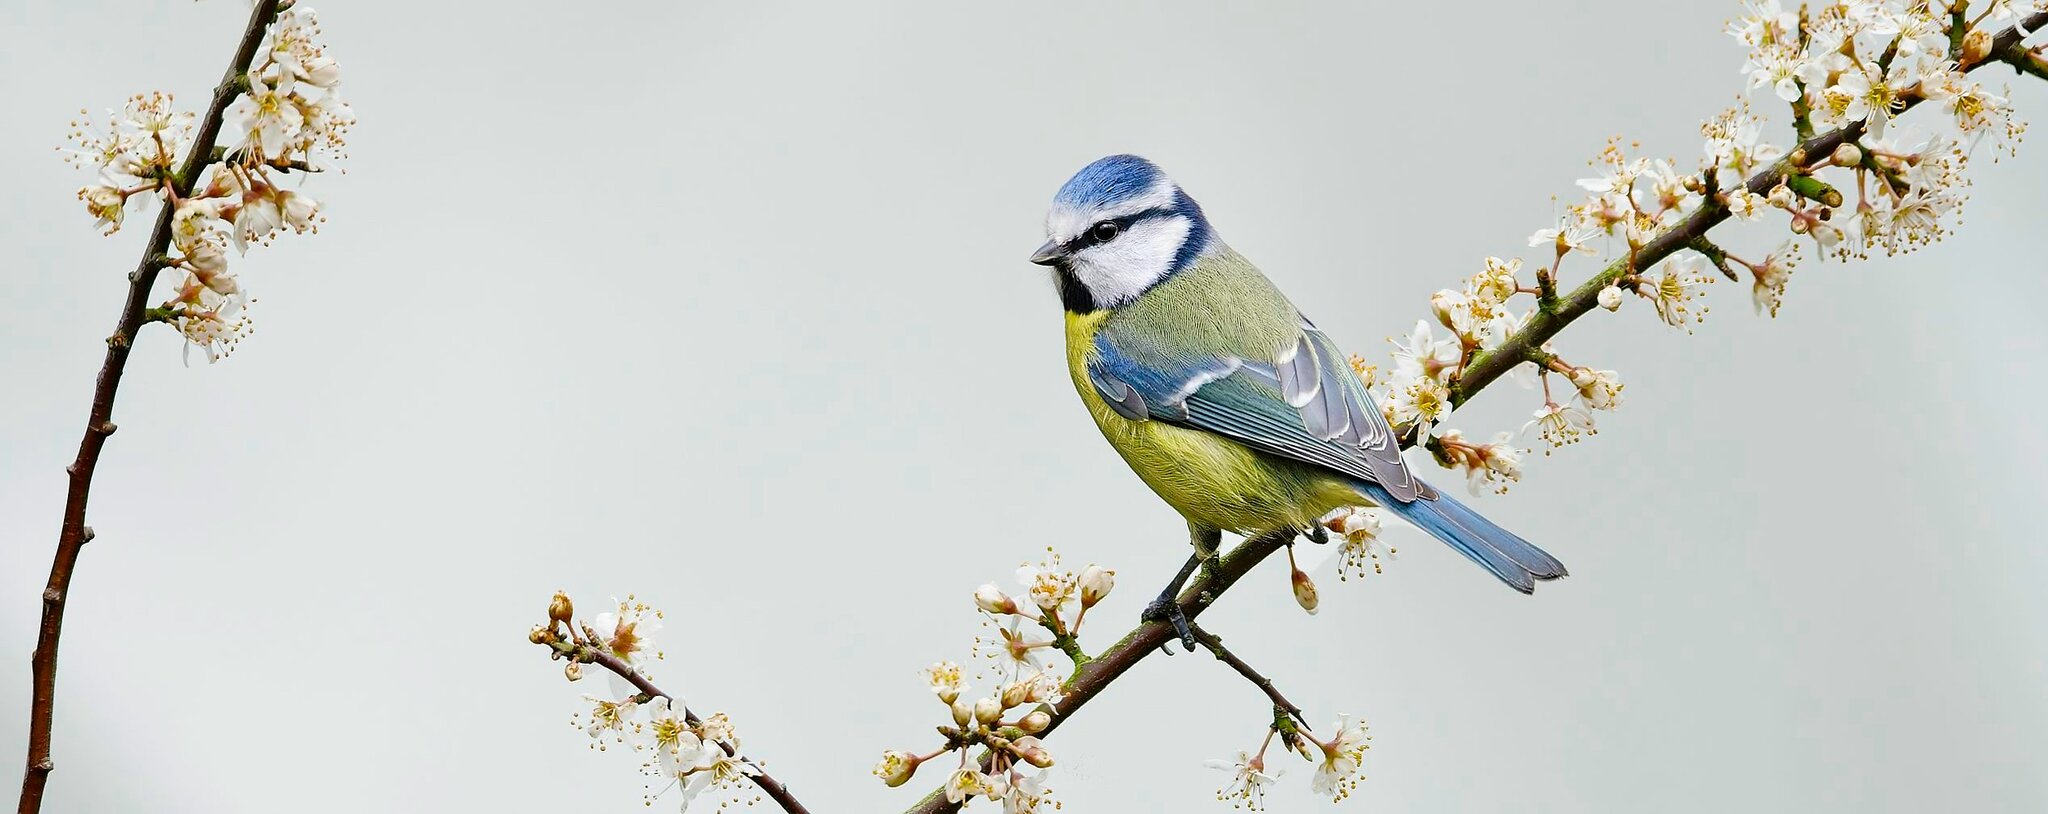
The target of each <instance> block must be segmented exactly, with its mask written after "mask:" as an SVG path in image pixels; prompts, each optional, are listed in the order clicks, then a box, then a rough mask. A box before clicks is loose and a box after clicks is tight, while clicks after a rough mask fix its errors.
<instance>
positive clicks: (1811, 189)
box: [1785, 173, 1842, 207]
mask: <svg viewBox="0 0 2048 814" xmlns="http://www.w3.org/2000/svg"><path fill="white" fill-rule="evenodd" d="M1785 186H1788V187H1791V188H1792V191H1793V192H1796V193H1799V197H1801V198H1805V199H1807V200H1809V201H1815V202H1817V203H1820V204H1821V205H1823V206H1830V207H1833V206H1841V205H1842V193H1841V191H1840V190H1838V189H1835V188H1834V187H1831V186H1828V184H1827V182H1826V181H1822V180H1820V179H1819V178H1815V177H1813V176H1811V175H1800V174H1796V173H1795V174H1792V175H1787V176H1785Z"/></svg>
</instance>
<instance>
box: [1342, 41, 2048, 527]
mask: <svg viewBox="0 0 2048 814" xmlns="http://www.w3.org/2000/svg"><path fill="white" fill-rule="evenodd" d="M1743 5H1744V9H1743V11H1744V13H1743V14H1742V15H1741V16H1740V17H1739V18H1737V19H1736V20H1734V21H1733V22H1731V23H1730V24H1729V28H1728V33H1729V34H1731V35H1732V36H1733V37H1734V38H1735V39H1736V40H1737V41H1738V42H1740V43H1741V44H1742V45H1743V47H1744V48H1746V49H1747V51H1748V54H1747V57H1746V59H1745V61H1744V63H1743V66H1742V73H1743V75H1744V76H1745V77H1746V78H1747V80H1748V85H1749V88H1750V90H1751V91H1752V92H1753V93H1754V94H1755V95H1757V96H1759V97H1762V98H1768V99H1770V100H1771V101H1772V102H1773V103H1782V104H1784V105H1785V106H1786V108H1787V109H1788V112H1789V113H1790V115H1791V130H1792V131H1793V136H1794V137H1795V139H1796V140H1798V141H1800V142H1804V143H1807V144H1811V143H1812V142H1811V141H1809V140H1811V139H1814V138H1815V134H1816V130H1817V129H1822V130H1828V129H1839V131H1840V132H1839V140H1838V141H1837V140H1836V138H1837V137H1836V136H1829V137H1828V139H1827V140H1823V141H1821V142H1820V143H1821V144H1825V145H1828V146H1827V147H1826V148H1825V151H1824V154H1823V150H1812V153H1813V154H1809V149H1810V148H1809V147H1794V148H1790V149H1788V148H1785V147H1782V146H1778V145H1774V144H1772V143H1770V142H1769V141H1767V140H1766V139H1765V137H1764V132H1765V119H1764V117H1763V116H1761V115H1759V114H1758V113H1757V112H1756V111H1754V110H1753V109H1752V108H1751V106H1750V102H1749V101H1743V102H1741V103H1739V104H1738V105H1736V106H1735V107H1732V108H1730V109H1728V110H1726V111H1724V112H1722V113H1721V114H1719V115H1717V116H1715V117H1713V118H1712V119H1709V120H1708V121H1707V122H1705V123H1704V124H1703V125H1702V126H1701V128H1700V134H1701V136H1702V142H1703V143H1702V153H1701V159H1700V162H1699V165H1698V167H1697V169H1690V168H1687V167H1686V166H1685V165H1684V163H1683V162H1679V161H1676V160H1673V159H1650V158H1645V157H1640V156H1632V155H1631V154H1630V152H1631V150H1632V149H1633V148H1634V145H1627V146H1624V145H1623V143H1622V142H1621V141H1620V140H1619V139H1614V140H1610V141H1609V143H1608V144H1607V145H1606V147H1605V148H1604V149H1603V150H1602V151H1601V152H1600V154H1599V156H1598V157H1597V158H1595V159H1594V160H1593V161H1592V165H1593V166H1594V168H1595V172H1594V174H1593V175H1592V177H1588V178H1583V179H1580V180H1579V181H1578V184H1577V185H1578V187H1579V189H1580V190H1581V191H1582V192H1583V194H1584V197H1583V198H1581V199H1580V200H1578V201H1576V202H1572V203H1569V204H1568V205H1567V206H1566V207H1565V214H1564V216H1563V217H1562V218H1560V219H1559V220H1558V222H1556V223H1555V224H1553V225H1551V226H1547V227H1545V228H1542V229H1538V230H1536V231H1535V232H1534V233H1533V234H1531V235H1530V236H1529V239H1528V245H1529V247H1530V248H1531V249H1532V250H1535V251H1536V252H1538V258H1537V259H1536V260H1535V261H1534V262H1532V266H1534V269H1533V274H1529V275H1525V274H1524V270H1523V262H1522V260H1520V259H1501V258H1497V257H1489V258H1486V261H1485V264H1484V269H1483V270H1482V271H1480V272H1479V273H1478V274H1477V275H1475V276H1473V277H1471V278H1469V279H1467V280H1466V281H1465V284H1464V286H1463V287H1462V288H1460V289H1447V290H1443V291H1438V292H1437V293H1436V294H1435V295H1434V296H1432V297H1431V298H1430V309H1431V311H1432V312H1433V314H1434V316H1435V318H1436V319H1435V322H1434V324H1432V323H1430V322H1428V321H1423V322H1418V323H1417V324H1416V327H1415V329H1414V330H1413V331H1411V332H1410V333H1409V334H1408V336H1407V337H1406V338H1405V339H1403V340H1401V341H1398V342H1396V343H1395V348H1394V352H1393V357H1394V365H1393V375H1392V376H1390V377H1388V378H1387V380H1386V381H1385V382H1381V383H1378V384H1375V383H1374V382H1373V380H1372V377H1370V376H1366V375H1365V374H1366V373H1367V372H1368V371H1369V370H1370V368H1369V367H1368V366H1367V365H1366V364H1365V363H1364V362H1363V361H1362V360H1354V366H1355V367H1357V368H1358V369H1359V370H1360V372H1361V376H1362V377H1364V378H1365V379H1366V381H1367V385H1368V386H1369V387H1372V388H1373V390H1374V392H1375V394H1376V395H1377V396H1379V398H1380V403H1381V405H1382V409H1383V410H1384V412H1385V413H1386V415H1387V418H1388V420H1389V421H1390V422H1391V423H1393V424H1395V425H1396V426H1397V427H1399V428H1401V430H1402V432H1403V433H1405V434H1407V435H1408V437H1409V438H1411V439H1412V440H1413V441H1414V442H1415V443H1417V444H1421V445H1426V446H1427V447H1428V448H1429V449H1430V451H1431V452H1432V453H1433V454H1434V456H1435V459H1436V460H1437V462H1438V463H1439V464H1441V465H1443V466H1445V467H1448V468H1452V469H1456V470H1460V471H1463V472H1464V473H1465V474H1466V476H1467V483H1468V485H1469V486H1470V487H1471V488H1472V490H1473V491H1474V492H1475V493H1477V492H1480V491H1482V490H1484V491H1494V492H1499V491H1503V490H1504V489H1505V487H1506V486H1507V485H1508V484H1509V483H1512V482H1514V481H1516V480H1519V478H1520V477H1521V465H1520V464H1521V460H1520V452H1521V451H1520V450H1518V449H1516V448H1515V447H1514V446H1513V442H1514V440H1515V438H1516V437H1517V436H1516V435H1515V434H1509V433H1502V434H1499V435H1497V436H1495V440H1494V441H1493V442H1492V443H1489V444H1478V443H1475V442H1472V441H1468V440H1466V438H1465V436H1464V435H1463V434H1462V433H1460V432H1459V431H1457V430H1454V429H1448V428H1444V427H1443V422H1444V421H1445V420H1446V419H1447V418H1448V414H1449V413H1450V411H1451V409H1452V407H1453V406H1454V405H1456V404H1457V403H1459V402H1461V401H1462V400H1463V398H1464V397H1465V396H1466V395H1469V394H1467V393H1465V392H1463V391H1462V390H1461V382H1462V379H1463V377H1464V375H1465V372H1466V370H1467V369H1468V368H1470V367H1472V366H1473V365H1474V364H1475V362H1476V361H1477V360H1479V359H1481V358H1482V357H1485V356H1486V355H1487V354H1492V353H1496V352H1498V353H1509V354H1513V355H1512V356H1509V357H1507V359H1508V360H1509V361H1511V363H1513V364H1515V366H1516V373H1517V374H1518V375H1526V374H1534V377H1535V378H1536V379H1538V380H1539V381H1540V382H1541V384H1542V392H1543V401H1542V405H1541V406H1540V407H1539V408H1537V410H1536V411H1535V414H1534V416H1533V417H1532V418H1531V420H1530V421H1528V422H1527V424H1525V425H1524V426H1523V428H1522V431H1521V435H1523V436H1528V435H1533V436H1534V437H1535V438H1536V439H1538V440H1540V441H1542V442H1543V444H1544V446H1545V447H1546V450H1549V449H1555V448H1557V447H1561V446H1565V445H1568V444H1572V443H1576V442H1578V441H1580V440H1582V439H1584V438H1585V437H1587V436H1590V435H1592V434H1594V433H1595V432H1596V431H1597V428H1596V424H1595V421H1594V415H1595V414H1596V413H1598V412H1601V411H1606V410H1613V409H1615V408H1616V407H1618V406H1619V405H1620V403H1621V392H1622V388H1621V382H1620V379H1619V377H1618V375H1617V374H1616V373H1615V372H1614V371H1611V370H1596V369H1594V368H1591V367H1585V366H1580V365H1575V364H1571V363H1567V362H1565V361H1563V360H1561V359H1559V358H1558V356H1557V352H1556V351H1555V350H1554V349H1553V348H1551V347H1550V346H1549V345H1548V344H1547V343H1545V344H1544V345H1543V346H1542V347H1540V348H1531V347H1529V344H1532V343H1531V342H1528V341H1526V340H1523V339H1522V338H1521V337H1520V336H1519V335H1518V334H1517V331H1520V330H1521V329H1523V328H1524V327H1525V326H1528V325H1529V324H1530V321H1531V320H1532V319H1533V318H1534V317H1536V316H1537V315H1539V314H1540V315H1545V316H1549V317H1552V318H1557V317H1559V316H1560V315H1562V318H1564V319H1567V320H1568V319H1570V318H1572V317H1575V316H1576V315H1577V313H1579V312H1580V311H1583V310H1584V309H1586V308H1587V307H1589V306H1590V305H1592V304H1597V305H1598V306H1599V307H1601V308H1604V309H1606V310H1608V311H1617V310H1620V309H1621V308H1622V306H1623V305H1624V304H1625V303H1627V302H1628V301H1630V300H1642V301H1643V302H1644V303H1645V304H1646V306H1647V307H1646V309H1645V310H1646V311H1647V312H1649V313H1652V314H1654V315H1655V316H1656V317H1657V319H1658V320H1659V321H1661V322H1664V323H1665V324H1667V325H1670V326H1672V327H1674V328H1677V329H1680V330H1683V331H1685V332H1687V333H1691V332H1692V331H1693V330H1694V329H1695V328H1696V326H1698V325H1699V324H1700V322H1701V320H1703V319H1704V318H1705V317H1706V316H1707V314H1708V312H1709V310H1710V308H1709V306H1708V305H1707V304H1706V302H1705V295H1706V293H1707V288H1708V286H1710V285H1711V284H1713V283H1714V282H1715V281H1716V279H1717V278H1718V277H1727V278H1728V279H1730V280H1734V281H1741V280H1742V279H1743V277H1744V276H1745V275H1746V276H1747V277H1748V281H1749V282H1750V301H1751V304H1752V306H1753V307H1754V309H1755V310H1756V312H1757V313H1759V314H1764V313H1768V314H1770V315H1771V316H1774V317H1775V316H1776V315H1777V313H1778V310H1779V308H1780V307H1781V306H1782V305H1783V303H1784V297H1785V287H1786V283H1787V282H1788V281H1789V280H1790V278H1791V273H1792V269H1793V267H1794V265H1796V263H1797V262H1798V260H1799V253H1800V243H1799V242H1798V241H1805V240H1810V241H1812V242H1813V244H1814V245H1815V246H1816V247H1817V248H1818V249H1819V250H1820V253H1821V254H1822V255H1823V256H1827V257H1833V258H1836V259H1840V260H1849V259H1856V258H1864V257H1868V256H1870V255H1871V253H1872V252H1873V251H1881V252H1883V253H1885V254H1896V253H1900V252H1906V251H1911V250H1913V249H1915V248H1919V247H1921V246H1926V245H1928V244H1931V243H1933V242H1935V241H1938V240H1940V239H1942V238H1943V237H1945V236H1946V235H1947V234H1948V232H1949V231H1950V230H1951V229H1952V228H1953V224H1954V223H1955V221H1956V218H1957V217H1958V216H1959V212H1960V209H1961V207H1962V204H1963V202H1964V200H1965V198H1966V194H1965V193H1966V191H1967V189H1968V187H1969V180H1968V178H1967V176H1966V174H1965V170H1966V169H1967V167H1968V164H1969V161H1970V157H1971V155H1972V154H1973V153H1974V152H1975V151H1976V150H1977V148H1978V147H1979V146H1980V145H1982V144H1984V143H1985V142H1989V143H1990V145H1991V150H1992V152H1993V153H1994V158H1995V155H1996V153H1998V152H2008V153H2009V152H2011V151H2012V150H2013V149H2014V148H2015V146H2016V144H2017V143H2018V141H2019V140H2020V137H2021V136H2022V135H2023V133H2024V131H2025V125H2024V124H2022V123H2020V122H2018V121H2016V120H2015V119H2014V118H2013V108H2012V105H2011V104H2010V103H2009V102H2008V100H2007V99H2006V97H2005V95H2004V94H2003V93H1998V92H1993V91H1991V90H1989V89H1987V88H1985V87H1984V86H1983V85H1982V84H1980V83H1978V82H1976V81H1974V80H1972V79H1971V78H1970V77H1969V74H1968V73H1967V72H1968V71H1969V69H1971V68H1973V67H1975V66H1978V65H1981V64H1984V63H1985V61H1986V60H1991V59H2005V60H2014V59H2024V60H2030V61H2031V62H2032V63H2033V64H2032V67H2031V68H2030V70H2031V71H2032V72H2034V73H2037V74H2040V73H2043V72H2044V71H2048V64H2044V60H2043V58H2042V56H2041V55H2040V51H2039V49H2035V50H2033V51H2028V52H2026V53H2025V54H2023V55H2020V56H2014V52H2011V51H2007V52H2004V53H2002V54H1994V53H1992V50H1993V47H1994V43H1995V42H1996V41H1997V40H1996V34H1995V33H1994V32H1995V31H1996V30H1998V29H2001V28H2004V27H2008V26H2015V25H2019V24H2021V23H2024V22H2027V21H2029V20H2037V19H2039V15H2040V14H2042V13H2043V11H2044V9H2048V0H1998V1H1997V2H1990V3H1983V2H1979V3H1968V2H1963V0H1826V2H1820V3H1810V4H1799V5H1797V6H1796V7H1792V6H1793V5H1794V4H1791V3H1787V2H1781V0H1748V2H1745V3H1744V4H1743ZM2022 33H2024V31H2023V32H2022ZM2016 64H2017V63H2016ZM1923 103H1924V105H1923ZM1916 105H1921V106H1925V107H1928V108H1929V109H1930V111H1932V110H1939V111H1940V112H1939V113H1938V114H1935V115H1931V116H1928V117H1926V119H1927V125H1929V126H1928V127H1927V128H1926V132H1917V133H1916V132H1911V131H1909V129H1908V125H1909V123H1906V122H1901V121H1897V119H1898V118H1899V117H1900V115H1901V114H1903V113H1904V112H1906V110H1907V109H1908V108H1910V107H1913V106H1916ZM1844 191H1851V192H1852V193H1853V202H1852V200H1851V199H1850V198H1849V197H1848V196H1845V195H1844V194H1843V193H1844ZM1702 214H1705V215H1706V216H1709V217H1713V218H1728V219H1732V220H1734V221H1735V222H1762V221H1768V220H1771V219H1774V218H1782V219H1783V220H1782V222H1783V223H1784V224H1785V228H1786V230H1787V231H1789V232H1790V236H1789V237H1786V238H1779V239H1778V240H1779V243H1778V246H1777V247H1776V248H1775V249H1772V250H1770V251H1768V252H1767V253H1764V254H1762V258H1761V259H1757V260H1751V259H1745V258H1744V257H1741V256H1738V255H1737V254H1735V253H1734V252H1731V251H1728V250H1727V249H1725V248H1723V247H1721V246H1719V245H1717V244H1715V243H1714V242H1712V241H1709V240H1708V239H1707V238H1706V236H1705V234H1704V230H1696V231H1688V232H1685V233H1682V239H1681V240H1679V241H1676V242H1674V241H1672V240H1666V241H1664V242H1663V243H1659V244H1657V246H1656V248H1655V250H1654V254H1652V255H1650V256H1647V257H1645V256H1644V255H1643V253H1644V252H1645V251H1646V250H1649V249H1651V248H1652V244H1653V243H1655V242H1656V241H1657V240H1658V239H1659V238H1660V237H1666V236H1669V235H1671V233H1672V231H1673V230H1674V229H1676V228H1678V227H1679V226H1680V225H1681V224H1687V223H1694V222H1696V216H1700V215H1702ZM1708 222H1709V223H1712V222H1713V221H1708ZM1765 245H1768V244H1765ZM1674 247H1677V248H1676V251H1677V252H1678V253H1677V254H1673V251H1674ZM1581 256H1583V257H1585V258H1594V260H1593V262H1597V263H1598V264H1599V266H1598V267H1599V269H1600V270H1599V271H1598V272H1597V273H1596V274H1594V275H1593V278H1594V280H1596V281H1597V282H1596V283H1592V284H1588V285H1587V286H1586V287H1585V288H1583V289H1582V290H1583V291H1584V292H1585V293H1583V294H1580V293H1577V292H1573V296H1575V297H1581V298H1586V299H1591V300H1592V302H1591V303H1588V302H1586V299H1579V300H1578V301H1577V304H1576V308H1577V309H1578V310H1574V311H1572V312H1571V313H1569V314H1564V313H1563V312H1562V311H1561V310H1560V309H1561V308H1563V307H1564V306H1563V303H1562V300H1563V297H1564V295H1563V294H1562V293H1561V291H1562V289H1561V288H1560V286H1561V285H1562V280H1563V275H1564V273H1565V269H1564V265H1565V263H1566V260H1567V259H1568V258H1573V257H1581ZM1751 256H1755V255H1751ZM1530 278H1533V279H1530ZM1594 292H1597V297H1594V296H1591V295H1592V294H1593V293H1594ZM1439 326H1440V328H1441V329H1442V330H1447V331H1448V332H1449V335H1448V336H1447V337H1443V338H1439V337H1438V336H1437V335H1436V331H1437V330H1439ZM1551 330H1553V331H1554V328H1552V329H1551ZM1491 361H1492V362H1493V363H1494V364H1493V365H1491V367H1492V368H1493V372H1497V371H1498V370H1500V369H1501V368H1500V366H1499V365H1498V362H1499V361H1501V360H1491ZM1553 379H1557V380H1561V381H1562V382H1563V383H1565V384H1568V385H1569V386H1570V387H1569V389H1568V390H1566V389H1561V388H1560V387H1558V386H1554V385H1555V383H1554V382H1553Z"/></svg>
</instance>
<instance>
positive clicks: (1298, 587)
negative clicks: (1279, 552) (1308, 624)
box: [1294, 568, 1318, 616]
mask: <svg viewBox="0 0 2048 814" xmlns="http://www.w3.org/2000/svg"><path fill="white" fill-rule="evenodd" d="M1294 602H1295V604H1298V605H1300V606H1301V609H1302V610H1305V611H1308V614H1309V615H1310V616H1314V615H1315V614H1316V605H1317V604H1318V600H1317V599H1316V584H1315V583H1314V582H1310V581H1309V578H1308V574H1305V573H1302V570H1301V569H1299V568H1296V569H1294Z"/></svg>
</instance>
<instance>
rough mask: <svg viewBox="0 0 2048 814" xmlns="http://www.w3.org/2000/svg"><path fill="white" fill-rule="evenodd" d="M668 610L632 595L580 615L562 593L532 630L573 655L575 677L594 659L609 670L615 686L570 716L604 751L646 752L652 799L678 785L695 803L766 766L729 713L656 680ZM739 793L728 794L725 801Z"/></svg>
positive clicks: (559, 653)
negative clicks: (698, 704)
mask: <svg viewBox="0 0 2048 814" xmlns="http://www.w3.org/2000/svg"><path fill="white" fill-rule="evenodd" d="M661 618H662V613H661V612H660V611H658V610H655V609H654V608H652V607H650V606H648V605H647V603H645V602H641V601H639V600H637V599H635V598H633V597H632V596H627V597H626V598H625V599H623V600H614V601H613V605H612V607H611V609H609V610H607V611H605V612H603V613H600V614H598V615H597V616H595V617H593V618H591V619H589V620H587V621H586V620H578V619H577V618H576V607H575V604H574V603H573V602H571V601H570V599H569V597H568V595H566V594H562V593H557V594H555V596H554V599H553V600H551V601H550V602H549V603H548V621H547V623H546V624H544V625H537V626H535V627H534V628H533V630H532V632H531V633H529V634H528V637H527V638H528V640H529V641H532V642H534V643H536V644H543V645H547V646H548V647H549V648H550V649H551V651H552V653H551V655H552V657H554V658H556V659H561V660H564V661H566V662H567V665H566V666H565V667H564V674H565V675H566V676H567V677H568V678H569V680H570V681H579V680H582V678H583V675H584V671H585V666H586V665H597V666H598V667H599V668H601V669H603V670H605V674H606V677H607V678H608V679H609V682H608V683H609V684H610V686H609V687H608V688H607V690H606V691H605V692H604V693H602V694H585V695H584V696H583V699H584V701H585V702H587V703H588V704H589V705H590V707H589V709H588V710H587V711H586V712H583V713H581V714H578V715H577V716H575V717H573V718H571V719H570V724H571V725H572V726H574V727H576V728H577V729H578V730H581V731H582V732H583V733H584V734H585V735H588V736H589V737H590V742H591V747H592V748H594V749H596V750H598V751H606V750H608V749H609V747H611V746H625V747H627V748H628V749H629V750H630V751H632V752H633V753H634V754H636V755H639V756H641V763H640V771H641V773H642V774H645V775H647V776H648V777H649V778H650V781H649V783H648V791H647V796H646V802H647V804H648V805H653V803H654V801H655V800H656V799H659V798H661V797H662V796H664V795H666V794H667V793H668V792H670V791H672V790H673V791H676V792H677V794H678V796H679V797H680V798H681V802H680V806H681V808H682V809H683V810H687V809H688V808H689V807H690V803H691V801H693V800H695V799H696V798H697V797H698V796H699V795H701V794H703V793H704V792H705V791H707V790H713V789H716V790H722V791H727V792H730V791H733V790H735V789H737V788H739V787H740V786H741V785H743V784H744V783H746V782H748V778H750V777H753V776H757V775H759V774H760V771H761V770H760V767H759V766H757V765H756V764H755V763H754V762H753V761H750V760H748V759H747V758H745V757H743V756H741V754H740V737H739V732H738V731H737V730H735V729H734V728H733V724H732V721H731V720H730V719H729V718H727V717H726V715H725V713H722V712H720V713H714V714H712V715H710V716H708V717H703V718H700V717H698V716H697V715H695V714H694V713H692V712H691V711H690V710H689V708H688V707H686V706H684V704H683V701H682V699H680V698H677V697H675V696H673V695H670V694H668V693H664V692H661V691H659V690H657V689H655V688H654V686H653V683H652V682H653V677H652V676H651V675H650V674H649V673H648V672H647V667H648V665H650V664H651V663H653V662H654V661H657V660H660V659H661V658H662V654H661V651H660V650H659V649H657V648H656V647H655V644H654V635H655V634H656V633H658V632H660V630H661ZM732 800H733V797H732V796H731V795H730V794H728V795H727V796H726V797H725V798H724V799H722V800H721V802H720V807H721V808H723V807H724V805H725V804H727V803H730V802H732Z"/></svg>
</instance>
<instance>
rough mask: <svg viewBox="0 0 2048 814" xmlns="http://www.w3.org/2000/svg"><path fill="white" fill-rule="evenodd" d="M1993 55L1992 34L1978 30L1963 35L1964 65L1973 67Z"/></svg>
mask: <svg viewBox="0 0 2048 814" xmlns="http://www.w3.org/2000/svg"><path fill="white" fill-rule="evenodd" d="M1990 55H1991V32H1989V31H1985V30H1984V29H1981V28H1978V29H1973V30H1971V31H1970V33H1968V34H1964V35H1963V54H1962V56H1963V64H1964V65H1971V64H1974V63H1978V62H1982V61H1984V58H1985V57H1987V56H1990Z"/></svg>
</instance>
